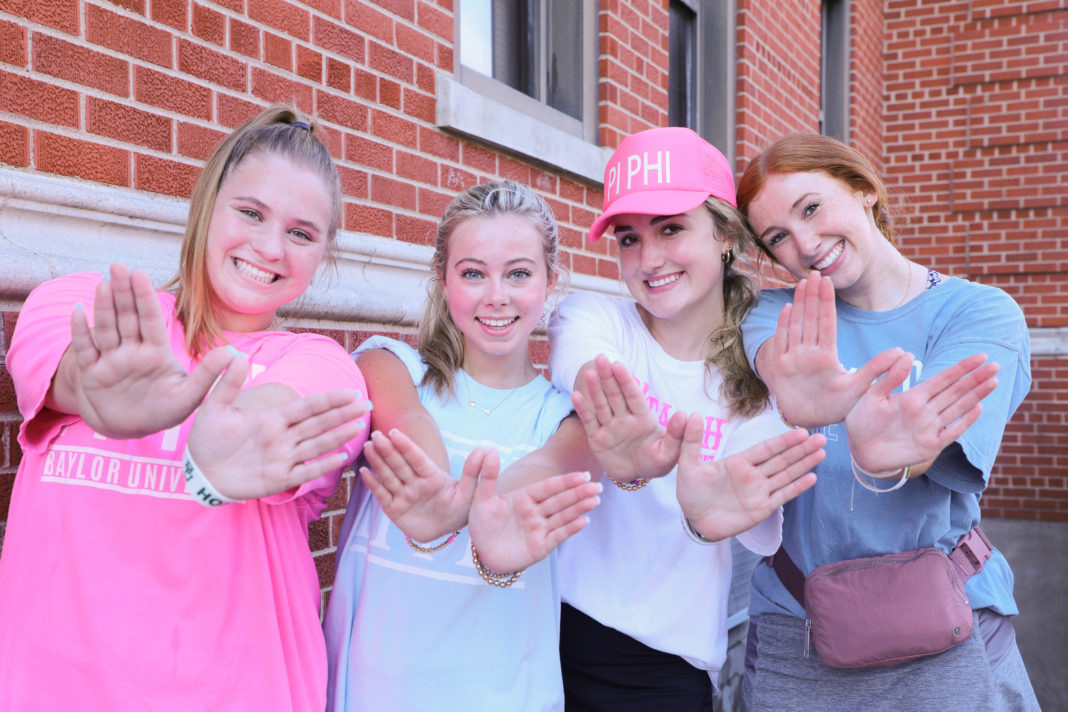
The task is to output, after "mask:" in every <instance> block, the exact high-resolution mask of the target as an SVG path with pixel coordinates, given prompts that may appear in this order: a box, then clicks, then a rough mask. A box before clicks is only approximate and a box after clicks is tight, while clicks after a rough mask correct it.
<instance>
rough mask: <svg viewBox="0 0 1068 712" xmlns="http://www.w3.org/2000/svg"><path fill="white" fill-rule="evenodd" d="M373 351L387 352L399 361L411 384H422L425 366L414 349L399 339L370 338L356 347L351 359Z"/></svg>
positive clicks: (377, 336) (376, 336)
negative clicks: (406, 371)
mask: <svg viewBox="0 0 1068 712" xmlns="http://www.w3.org/2000/svg"><path fill="white" fill-rule="evenodd" d="M375 349H383V350H385V351H389V352H390V353H391V354H393V355H394V356H396V357H397V358H398V359H400V361H401V363H403V364H404V367H405V368H407V369H408V373H409V374H410V375H411V377H412V382H413V383H416V384H418V383H420V382H422V380H423V375H424V374H425V373H426V364H425V363H424V362H423V357H422V356H421V355H420V354H419V351H418V350H416V349H415V347H413V346H410V345H409V344H407V343H405V342H403V341H401V340H399V339H391V338H389V337H388V336H379V335H375V336H372V337H371V338H369V339H367V340H366V341H364V342H363V343H361V344H360V345H359V346H357V347H356V350H355V351H353V352H352V358H354V359H355V358H357V357H358V356H359V355H360V354H362V353H364V352H366V351H373V350H375Z"/></svg>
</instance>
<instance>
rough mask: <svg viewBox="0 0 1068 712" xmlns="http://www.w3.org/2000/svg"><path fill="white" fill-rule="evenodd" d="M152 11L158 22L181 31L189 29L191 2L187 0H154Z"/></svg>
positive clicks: (152, 15) (153, 17) (154, 18)
mask: <svg viewBox="0 0 1068 712" xmlns="http://www.w3.org/2000/svg"><path fill="white" fill-rule="evenodd" d="M150 11H151V13H152V14H151V17H152V19H153V20H155V21H156V22H161V23H163V24H164V25H168V26H170V27H173V28H174V29H176V30H178V31H179V32H185V31H186V30H188V29H189V3H188V2H186V1H185V0H152V5H151V7H150Z"/></svg>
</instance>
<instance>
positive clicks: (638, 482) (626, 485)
mask: <svg viewBox="0 0 1068 712" xmlns="http://www.w3.org/2000/svg"><path fill="white" fill-rule="evenodd" d="M608 481H609V482H611V483H612V484H614V485H615V486H616V487H618V488H619V489H621V490H625V491H627V492H637V491H638V490H640V489H641V488H642V487H645V485H647V484H649V480H647V479H645V478H644V477H636V478H635V479H633V480H631V481H630V482H620V481H619V480H613V479H612V478H611V477H609V478H608Z"/></svg>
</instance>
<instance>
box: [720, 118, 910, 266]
mask: <svg viewBox="0 0 1068 712" xmlns="http://www.w3.org/2000/svg"><path fill="white" fill-rule="evenodd" d="M785 173H825V174H827V175H828V176H830V177H831V178H835V179H837V180H839V181H841V182H842V183H844V184H845V185H846V186H848V187H849V189H850V190H852V191H855V192H861V193H872V194H874V195H875V205H873V206H872V215H873V216H874V217H875V225H876V227H878V228H879V232H881V233H882V235H883V237H885V238H886V239H887V241H889V242H890V244H892V245H896V244H897V239H896V238H897V236H896V234H895V232H894V225H893V215H892V214H891V211H890V196H889V193H888V192H887V190H886V184H885V183H884V182H883V179H882V178H881V177H880V176H879V174H878V173H877V172H876V170H875V168H874V167H873V166H872V164H871V162H870V161H868V159H867V158H865V157H864V154H862V153H861V152H860V151H858V150H857V149H855V148H853V147H851V146H847V145H846V144H844V143H842V142H841V141H839V140H838V139H834V138H831V137H830V136H821V135H819V134H794V135H792V136H783V137H782V138H780V139H778V140H777V141H775V142H773V143H772V144H771V145H770V146H768V147H767V148H766V149H764V150H763V151H762V152H761V153H760V155H758V156H757V157H756V158H754V159H753V160H752V161H750V162H749V165H748V166H746V168H745V173H743V174H742V178H741V180H739V181H738V209H739V210H741V211H742V213H744V214H746V215H748V212H749V204H750V203H751V202H752V201H753V200H754V199H756V197H757V195H759V194H760V191H761V190H763V189H764V184H765V183H766V182H767V180H768V176H771V175H773V174H785ZM747 224H748V222H747ZM756 243H757V245H758V246H759V248H760V250H761V251H762V252H763V253H764V254H765V255H766V256H768V257H770V258H771V259H772V260H774V261H775V262H776V263H777V262H778V260H776V259H775V255H773V254H772V253H771V250H770V249H768V246H767V245H765V244H764V242H763V241H762V240H757V241H756Z"/></svg>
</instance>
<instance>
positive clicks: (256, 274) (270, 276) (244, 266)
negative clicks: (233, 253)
mask: <svg viewBox="0 0 1068 712" xmlns="http://www.w3.org/2000/svg"><path fill="white" fill-rule="evenodd" d="M234 266H235V267H237V271H238V272H240V273H241V274H243V275H245V276H246V277H248V278H249V279H254V280H256V281H257V282H263V283H264V284H270V283H271V282H273V281H274V280H275V279H277V278H278V275H276V274H275V273H274V272H267V271H265V270H262V269H260V268H259V267H253V266H252V265H250V264H249V263H248V262H245V261H244V260H239V259H237V258H236V257H235V258H234Z"/></svg>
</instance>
